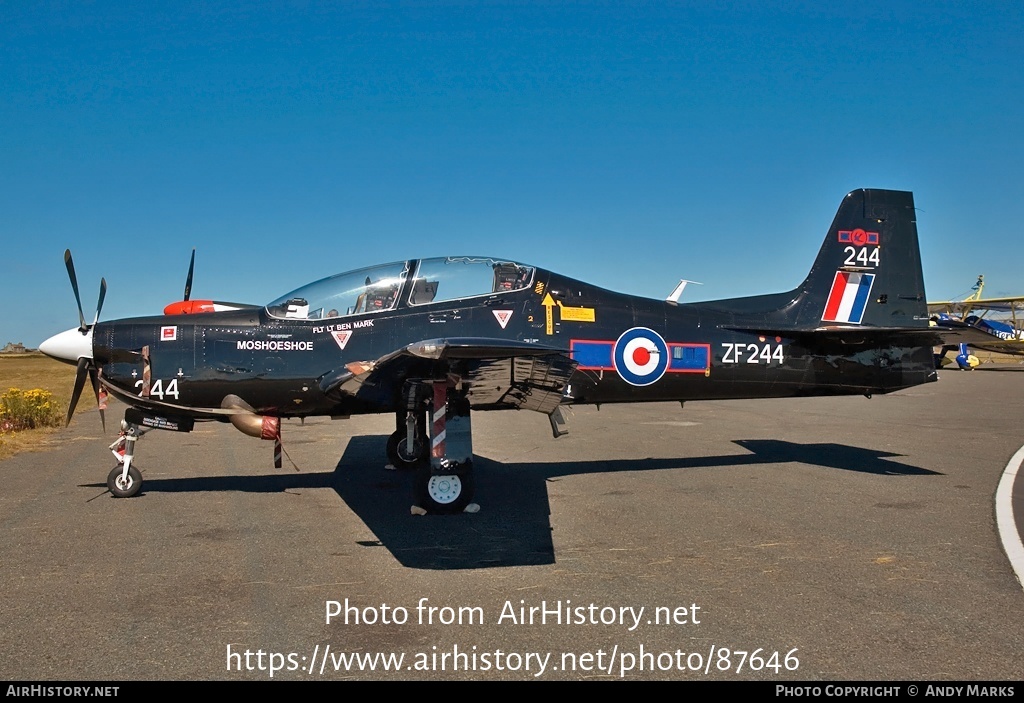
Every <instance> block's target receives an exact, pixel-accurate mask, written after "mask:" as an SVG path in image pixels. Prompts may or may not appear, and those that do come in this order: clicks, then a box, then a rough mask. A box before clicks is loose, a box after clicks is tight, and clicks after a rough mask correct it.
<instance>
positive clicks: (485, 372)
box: [320, 337, 576, 414]
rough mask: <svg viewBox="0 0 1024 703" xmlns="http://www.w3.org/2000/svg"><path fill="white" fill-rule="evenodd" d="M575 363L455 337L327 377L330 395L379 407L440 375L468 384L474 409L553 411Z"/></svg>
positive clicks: (555, 352)
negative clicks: (411, 383) (413, 382)
mask: <svg viewBox="0 0 1024 703" xmlns="http://www.w3.org/2000/svg"><path fill="white" fill-rule="evenodd" d="M575 368H576V362H575V361H573V360H572V359H571V358H570V357H569V350H567V349H560V348H557V347H549V346H546V345H539V344H530V343H527V342H519V341H515V340H507V339H490V338H486V337H453V338H447V339H428V340H422V341H419V342H414V343H413V344H409V345H406V346H404V347H402V348H400V349H396V350H395V351H393V352H391V353H390V354H386V355H385V356H382V357H381V358H379V359H374V360H368V361H354V362H350V363H348V364H346V365H345V366H344V367H343V368H341V369H338V370H336V371H333V372H330V373H328V374H325V375H324V376H323V378H322V379H321V380H320V388H321V389H322V390H323V391H324V392H325V393H327V394H328V395H333V396H335V397H338V398H339V399H340V398H341V397H345V396H349V397H354V398H357V399H362V400H365V401H366V402H370V403H373V402H381V401H382V400H386V399H390V398H394V397H395V394H397V393H401V391H402V386H403V385H404V384H405V382H406V380H409V379H416V378H422V379H430V378H433V377H436V376H437V375H438V374H439V373H441V372H442V370H443V371H444V372H445V373H448V372H453V373H455V374H456V375H457V376H458V380H459V381H460V382H461V383H463V384H468V385H469V391H468V398H469V401H470V404H471V405H472V407H473V408H474V409H479V410H489V409H498V408H518V409H522V410H536V411H537V412H542V413H545V414H548V413H551V412H553V411H554V410H555V409H556V408H557V407H558V406H559V404H560V403H561V401H562V394H563V392H564V390H565V386H566V384H567V383H568V382H569V377H570V376H571V375H572V372H573V371H574V370H575Z"/></svg>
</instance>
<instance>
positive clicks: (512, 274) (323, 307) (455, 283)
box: [267, 256, 535, 320]
mask: <svg viewBox="0 0 1024 703" xmlns="http://www.w3.org/2000/svg"><path fill="white" fill-rule="evenodd" d="M410 271H414V273H413V274H412V275H411V276H410ZM534 274H535V269H534V268H533V267H532V266H524V265H522V264H517V263H515V262H514V261H503V260H500V259H489V258H485V257H469V256H466V257H453V256H449V257H440V258H435V259H421V260H419V261H416V260H412V261H400V262H395V263H392V264H384V265H382V266H371V267H369V268H363V269H358V270H356V271H349V272H347V273H339V274H338V275H336V276H331V277H329V278H324V279H321V280H319V281H316V282H315V283H310V284H308V285H305V286H302V287H301V288H297V289H296V290H293V291H292V292H291V293H288V294H287V295H283V296H281V297H280V298H278V299H277V300H275V301H273V302H271V303H270V304H268V305H267V312H268V313H269V314H270V315H271V316H272V317H278V318H288V319H300V320H321V319H325V318H333V317H347V316H349V315H362V314H365V313H375V312H384V311H386V310H393V309H394V308H395V307H396V306H398V305H399V303H402V302H404V304H407V305H411V306H416V305H428V304H431V303H439V302H444V301H448V300H460V299H463V298H473V297H476V296H483V295H494V294H495V293H506V292H510V291H516V290H521V289H523V288H528V287H529V286H531V285H532V284H533V277H534ZM407 281H408V282H409V285H407V286H405V285H404V284H406V282H407ZM403 286H404V287H403ZM403 290H404V291H406V292H405V293H403ZM401 295H405V296H406V298H405V300H404V301H400V300H399V297H400V296H401Z"/></svg>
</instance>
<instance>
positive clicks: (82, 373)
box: [64, 356, 89, 427]
mask: <svg viewBox="0 0 1024 703" xmlns="http://www.w3.org/2000/svg"><path fill="white" fill-rule="evenodd" d="M88 369H89V360H88V359H86V358H85V357H84V356H82V357H79V359H78V373H77V374H75V389H74V390H73V391H71V405H69V406H68V417H67V420H66V421H65V422H64V426H65V427H67V426H68V425H70V424H71V416H72V415H74V414H75V406H76V405H78V399H79V398H80V397H81V396H82V388H84V387H85V377H86V376H87V375H88Z"/></svg>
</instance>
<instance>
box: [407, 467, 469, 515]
mask: <svg viewBox="0 0 1024 703" xmlns="http://www.w3.org/2000/svg"><path fill="white" fill-rule="evenodd" d="M472 469H473V467H472V464H465V465H463V466H462V467H460V468H459V471H458V472H457V473H450V474H431V473H430V465H429V464H428V465H427V466H422V467H420V468H419V469H418V470H417V471H416V480H415V482H414V484H413V497H414V499H415V501H416V505H418V506H419V507H421V508H423V509H424V510H426V511H427V512H428V513H434V514H440V515H450V514H452V513H461V512H462V511H463V510H465V509H466V506H467V505H469V504H470V503H471V502H472V501H473V492H474V490H475V486H474V483H473V470H472Z"/></svg>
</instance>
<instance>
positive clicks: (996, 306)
mask: <svg viewBox="0 0 1024 703" xmlns="http://www.w3.org/2000/svg"><path fill="white" fill-rule="evenodd" d="M972 310H993V311H1001V312H1008V311H1010V310H1024V297H1022V296H1009V297H1005V298H981V299H980V300H944V301H937V302H934V303H928V312H929V313H939V312H950V311H956V312H960V313H966V312H970V311H972Z"/></svg>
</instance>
